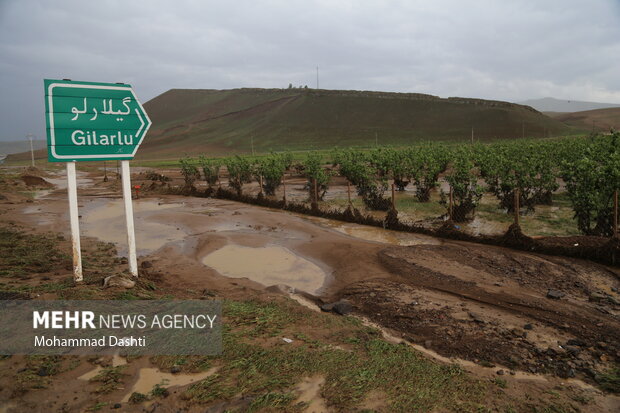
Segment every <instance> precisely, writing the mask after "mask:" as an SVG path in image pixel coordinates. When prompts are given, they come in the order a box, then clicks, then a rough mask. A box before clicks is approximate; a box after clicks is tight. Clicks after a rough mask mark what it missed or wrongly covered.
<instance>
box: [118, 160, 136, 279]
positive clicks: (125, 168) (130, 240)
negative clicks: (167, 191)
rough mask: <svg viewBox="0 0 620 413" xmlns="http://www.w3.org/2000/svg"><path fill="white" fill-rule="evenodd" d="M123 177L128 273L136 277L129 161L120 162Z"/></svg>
mask: <svg viewBox="0 0 620 413" xmlns="http://www.w3.org/2000/svg"><path fill="white" fill-rule="evenodd" d="M121 171H122V176H123V202H124V203H125V219H126V221H127V245H128V246H129V257H128V261H129V272H131V275H133V276H134V277H137V276H138V260H137V257H136V234H135V232H134V227H133V204H132V202H131V175H130V172H129V161H121Z"/></svg>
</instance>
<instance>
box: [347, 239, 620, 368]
mask: <svg viewBox="0 0 620 413" xmlns="http://www.w3.org/2000/svg"><path fill="white" fill-rule="evenodd" d="M379 257H380V259H381V261H382V262H383V264H384V265H385V267H386V268H388V269H389V271H390V272H391V273H393V274H398V275H399V276H400V280H398V281H393V280H387V279H380V280H368V281H362V282H359V283H354V284H351V285H349V286H347V287H346V288H345V289H343V291H342V294H341V297H343V298H346V299H348V300H350V301H351V302H352V303H353V304H354V305H355V307H356V308H357V309H358V311H359V312H360V313H362V314H364V315H365V316H367V317H368V318H369V319H371V320H372V321H374V322H376V323H377V324H380V325H383V326H387V327H389V328H392V329H394V330H395V331H397V332H398V333H400V334H401V335H402V337H404V338H406V339H407V340H409V341H411V342H414V343H418V344H421V345H424V346H425V347H427V348H431V349H433V350H434V351H436V352H437V353H439V354H441V355H443V356H446V357H459V358H463V359H466V360H470V361H473V362H476V363H481V362H482V363H484V364H489V363H491V364H492V363H497V364H501V365H504V366H508V367H509V368H511V369H514V370H523V371H528V372H531V373H549V374H553V375H557V376H560V377H563V378H568V377H575V376H582V377H585V378H587V379H590V380H591V379H593V378H595V376H596V371H601V370H604V369H605V368H607V367H608V366H609V365H610V364H613V363H618V361H620V346H619V344H618V343H620V322H619V321H618V318H617V316H618V314H620V307H619V306H618V302H617V301H616V300H617V299H618V296H617V294H616V293H614V292H613V291H612V287H613V288H614V289H617V288H618V287H619V286H620V278H619V276H618V273H617V272H615V271H614V270H610V269H609V268H606V267H603V266H593V265H592V264H590V263H587V262H581V263H579V262H574V261H571V260H569V259H560V258H555V259H554V258H542V257H538V256H533V255H529V254H522V253H515V252H511V251H508V250H499V249H496V248H494V249H492V250H490V249H488V248H482V247H479V246H473V245H449V246H448V245H446V246H415V247H410V248H390V249H385V250H383V251H381V252H380V253H379ZM549 289H560V290H561V291H562V292H565V293H566V297H565V298H563V299H562V300H559V301H557V300H551V299H549V298H547V297H546V293H547V291H548V290H549ZM595 291H596V292H597V293H602V294H608V295H605V296H606V297H609V298H610V299H609V300H606V301H605V302H604V303H601V302H592V301H591V297H592V294H593V293H594V292H595ZM528 324H529V325H530V326H531V329H526V328H525V326H526V325H528ZM528 327H529V326H528Z"/></svg>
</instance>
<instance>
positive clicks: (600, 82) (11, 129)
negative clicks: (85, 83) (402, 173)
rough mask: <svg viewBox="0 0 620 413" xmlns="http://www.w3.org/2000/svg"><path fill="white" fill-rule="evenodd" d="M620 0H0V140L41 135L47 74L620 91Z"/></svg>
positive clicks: (141, 89) (477, 92) (150, 90)
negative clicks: (318, 79)
mask: <svg viewBox="0 0 620 413" xmlns="http://www.w3.org/2000/svg"><path fill="white" fill-rule="evenodd" d="M619 17H620V2H618V1H617V0H608V1H604V0H598V1H597V0H592V1H589V2H582V1H577V0H575V1H568V0H565V1H545V2H540V1H535V0H531V1H513V2H498V1H492V0H488V1H468V2H463V1H459V0H451V1H437V2H428V1H404V0H403V1H352V0H349V1H340V0H339V1H329V0H317V1H291V0H288V1H287V0H282V1H276V0H273V1H242V0H238V1H236V2H224V1H219V2H216V1H174V2H173V1H132V2H127V1H120V0H118V1H116V0H108V1H97V2H90V1H88V2H86V1H73V0H66V1H65V0H58V1H54V2H52V1H45V0H40V1H35V0H21V1H17V0H0V56H2V59H1V60H0V79H1V80H2V85H3V87H2V93H1V94H0V139H3V140H4V139H6V140H13V139H22V138H23V136H24V135H25V134H26V133H28V132H33V133H35V134H36V135H37V136H39V137H44V134H45V131H44V115H43V111H44V104H43V79H44V78H71V79H75V80H93V81H104V82H105V81H109V82H119V81H120V82H126V83H131V84H132V85H133V86H134V89H135V90H136V93H137V94H138V96H139V97H140V98H141V99H142V100H143V101H146V100H148V99H151V98H153V97H155V96H156V95H158V94H160V93H162V92H165V91H166V90H168V89H170V88H218V89H219V88H233V87H286V86H287V85H288V84H289V82H290V83H293V84H294V85H306V84H307V85H308V86H309V87H313V86H314V85H315V82H316V80H315V76H316V75H315V67H316V65H317V64H318V65H319V66H320V73H321V87H322V88H329V89H366V90H385V91H400V92H422V93H430V94H435V95H439V96H467V97H481V98H488V99H500V100H510V101H518V100H523V99H528V98H537V97H543V96H554V97H558V98H566V99H572V100H592V101H604V102H620V77H619V76H618V75H617V70H618V69H617V68H618V67H620V40H619V39H620V25H618V20H619Z"/></svg>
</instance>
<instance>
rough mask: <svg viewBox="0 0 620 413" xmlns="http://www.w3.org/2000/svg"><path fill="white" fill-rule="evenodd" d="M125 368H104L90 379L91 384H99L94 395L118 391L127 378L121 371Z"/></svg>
mask: <svg viewBox="0 0 620 413" xmlns="http://www.w3.org/2000/svg"><path fill="white" fill-rule="evenodd" d="M126 367H127V366H116V367H104V368H103V370H101V371H100V372H99V374H97V375H96V376H95V377H93V378H92V379H90V381H91V382H93V383H100V385H99V387H97V389H96V390H95V393H100V394H106V393H110V392H113V391H114V390H116V389H118V388H119V387H120V386H121V385H122V384H123V381H124V378H125V376H127V375H126V374H125V373H124V372H123V370H125V368H126Z"/></svg>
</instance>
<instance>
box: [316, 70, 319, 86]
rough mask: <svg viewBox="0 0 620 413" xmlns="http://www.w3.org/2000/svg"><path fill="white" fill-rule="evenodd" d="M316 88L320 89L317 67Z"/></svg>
mask: <svg viewBox="0 0 620 413" xmlns="http://www.w3.org/2000/svg"><path fill="white" fill-rule="evenodd" d="M316 88H317V89H318V88H319V67H318V66H317V67H316Z"/></svg>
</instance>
